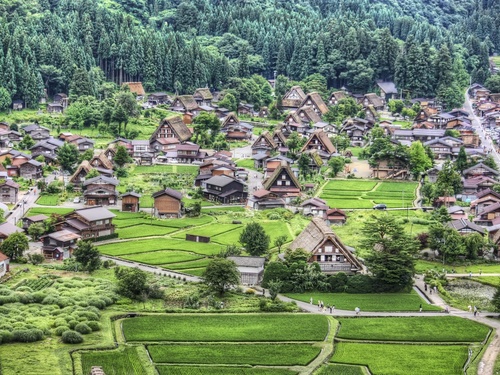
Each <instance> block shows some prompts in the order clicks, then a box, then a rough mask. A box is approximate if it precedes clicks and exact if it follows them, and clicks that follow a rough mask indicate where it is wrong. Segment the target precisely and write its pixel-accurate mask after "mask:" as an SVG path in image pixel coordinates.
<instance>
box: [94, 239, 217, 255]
mask: <svg viewBox="0 0 500 375" xmlns="http://www.w3.org/2000/svg"><path fill="white" fill-rule="evenodd" d="M98 248H99V251H100V252H101V253H103V254H106V255H111V256H122V255H130V254H139V253H149V252H152V251H158V250H185V251H192V252H194V253H198V254H201V255H214V254H217V253H218V252H219V251H220V250H221V249H222V248H223V247H222V246H220V245H217V244H213V243H202V242H189V241H183V240H177V239H165V238H151V239H147V240H137V241H130V242H115V243H110V244H106V245H100V246H98Z"/></svg>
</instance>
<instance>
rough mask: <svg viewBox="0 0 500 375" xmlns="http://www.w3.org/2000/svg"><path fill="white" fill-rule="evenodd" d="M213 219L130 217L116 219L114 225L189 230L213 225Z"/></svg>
mask: <svg viewBox="0 0 500 375" xmlns="http://www.w3.org/2000/svg"><path fill="white" fill-rule="evenodd" d="M212 221H213V218H212V217H210V216H200V217H199V218H185V219H155V218H153V217H143V216H137V217H130V218H118V219H116V218H115V219H114V220H113V223H114V224H115V225H116V226H117V227H118V228H125V227H130V226H133V225H139V224H145V225H154V226H162V227H169V228H177V229H182V228H188V227H192V226H199V225H204V224H208V223H211V222H212Z"/></svg>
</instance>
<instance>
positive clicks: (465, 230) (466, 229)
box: [447, 219, 486, 236]
mask: <svg viewBox="0 0 500 375" xmlns="http://www.w3.org/2000/svg"><path fill="white" fill-rule="evenodd" d="M447 225H448V226H449V227H450V228H453V229H455V230H457V232H458V233H460V234H461V235H462V236H466V235H469V234H474V233H479V234H480V235H481V236H484V235H485V234H486V229H484V228H483V227H480V226H479V225H477V224H474V223H472V222H470V221H469V220H464V219H460V220H453V221H450V222H449V223H448V224H447Z"/></svg>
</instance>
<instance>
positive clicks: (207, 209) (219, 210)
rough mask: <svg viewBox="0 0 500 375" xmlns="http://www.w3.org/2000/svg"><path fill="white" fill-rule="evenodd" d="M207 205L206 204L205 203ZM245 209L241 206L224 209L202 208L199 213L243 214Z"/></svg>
mask: <svg viewBox="0 0 500 375" xmlns="http://www.w3.org/2000/svg"><path fill="white" fill-rule="evenodd" d="M206 203H208V202H206ZM245 210H246V209H245V207H241V206H225V207H202V208H201V212H203V213H209V212H217V213H220V212H245Z"/></svg>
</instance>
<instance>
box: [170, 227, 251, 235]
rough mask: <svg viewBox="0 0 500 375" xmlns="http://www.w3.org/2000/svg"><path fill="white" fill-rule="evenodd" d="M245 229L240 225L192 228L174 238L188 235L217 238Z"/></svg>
mask: <svg viewBox="0 0 500 375" xmlns="http://www.w3.org/2000/svg"><path fill="white" fill-rule="evenodd" d="M241 228H243V226H242V225H238V224H217V225H208V226H205V227H201V228H192V229H187V230H185V231H183V232H182V233H178V234H176V235H174V238H185V237H186V234H192V235H194V236H203V237H215V236H217V235H219V234H223V233H226V232H230V231H234V230H238V229H241Z"/></svg>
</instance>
